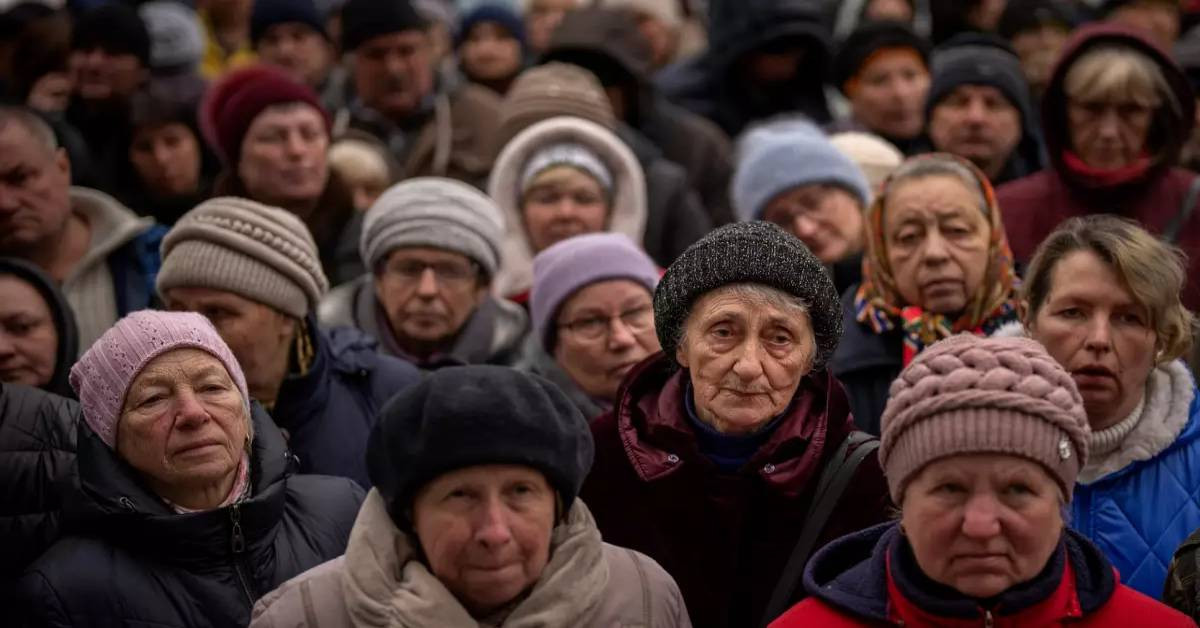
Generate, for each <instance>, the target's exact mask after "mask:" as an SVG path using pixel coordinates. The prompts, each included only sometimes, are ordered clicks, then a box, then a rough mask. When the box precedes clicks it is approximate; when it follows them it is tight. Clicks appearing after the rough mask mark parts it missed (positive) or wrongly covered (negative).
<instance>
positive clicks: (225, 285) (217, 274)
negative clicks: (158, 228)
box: [157, 196, 329, 318]
mask: <svg viewBox="0 0 1200 628" xmlns="http://www.w3.org/2000/svg"><path fill="white" fill-rule="evenodd" d="M157 287H158V294H159V296H160V297H161V296H163V295H164V294H165V293H166V291H168V290H170V289H172V288H212V289H214V290H224V291H228V292H232V293H234V294H237V295H240V296H242V297H245V298H247V299H250V300H251V301H255V302H258V303H263V304H265V305H269V306H271V307H273V308H275V309H276V310H279V311H280V312H283V313H284V314H288V315H290V316H293V317H295V318H304V316H305V315H307V314H308V313H309V312H311V311H313V310H314V309H315V308H316V307H317V303H318V302H320V300H321V297H323V296H325V293H326V292H327V291H328V290H329V281H328V280H327V279H326V278H325V273H324V272H323V271H322V270H321V258H320V255H319V254H318V253H317V243H316V242H315V241H313V237H312V234H311V233H309V231H308V227H306V226H305V225H304V223H303V222H301V221H300V219H299V218H297V217H296V216H295V215H293V214H292V213H291V212H288V211H286V210H283V209H280V208H278V207H270V206H267V205H263V204H262V203H256V202H254V201H251V200H247V199H244V198H236V197H232V196H224V197H218V198H214V199H210V200H207V201H205V202H203V203H201V204H200V205H197V206H196V207H195V209H192V210H191V211H189V212H188V213H186V214H184V215H183V217H182V218H180V219H179V222H177V223H175V226H174V227H172V228H171V230H170V231H168V232H167V235H166V237H165V238H163V243H162V269H161V270H159V271H158V279H157Z"/></svg>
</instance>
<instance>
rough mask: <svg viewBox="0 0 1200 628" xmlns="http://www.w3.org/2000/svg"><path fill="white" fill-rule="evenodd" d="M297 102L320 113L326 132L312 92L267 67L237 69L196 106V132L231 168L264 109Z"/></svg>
mask: <svg viewBox="0 0 1200 628" xmlns="http://www.w3.org/2000/svg"><path fill="white" fill-rule="evenodd" d="M297 102H299V103H304V104H306V105H309V106H310V107H312V108H313V109H316V110H317V111H319V112H321V115H322V117H324V119H325V130H326V131H329V129H330V120H329V113H328V112H327V111H325V108H324V107H322V106H321V101H320V98H318V96H317V94H316V92H314V91H313V90H312V88H310V87H309V86H307V85H303V84H301V83H299V82H297V81H295V80H294V79H292V78H291V77H289V76H288V75H287V74H285V73H284V72H283V70H280V69H278V68H274V67H271V66H267V65H253V66H249V67H245V68H240V69H237V70H234V71H233V72H230V73H228V74H226V75H225V76H224V77H223V78H221V80H219V81H217V82H216V83H215V84H214V85H213V86H212V87H210V88H209V90H208V94H206V95H205V97H204V102H202V103H201V104H200V130H201V131H202V132H203V133H204V139H205V140H206V141H207V142H208V144H209V145H210V146H212V148H213V150H214V151H216V152H217V153H219V154H220V156H221V159H223V160H224V161H225V163H226V164H229V165H233V164H236V163H237V162H238V160H239V159H240V158H241V152H242V139H243V138H244V137H245V136H246V131H248V130H249V129H250V125H251V124H252V123H253V122H254V119H255V118H257V117H258V114H260V113H262V112H263V110H264V109H266V108H267V107H271V106H274V105H283V104H288V103H297Z"/></svg>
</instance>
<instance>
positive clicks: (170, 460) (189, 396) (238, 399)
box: [116, 349, 250, 495]
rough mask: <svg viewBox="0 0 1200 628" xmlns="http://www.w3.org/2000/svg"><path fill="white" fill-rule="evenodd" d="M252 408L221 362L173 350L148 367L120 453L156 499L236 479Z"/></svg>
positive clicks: (136, 388)
mask: <svg viewBox="0 0 1200 628" xmlns="http://www.w3.org/2000/svg"><path fill="white" fill-rule="evenodd" d="M247 412H248V406H247V405H246V401H245V400H244V399H242V393H241V392H240V391H239V390H238V388H237V384H235V383H234V381H233V378H232V377H230V375H229V372H228V371H227V370H225V366H224V365H223V364H222V363H221V361H220V360H218V359H217V358H215V357H213V355H212V354H210V353H208V352H206V351H202V350H200V349H176V350H174V351H169V352H167V353H164V354H162V355H160V356H158V357H157V358H155V359H153V360H151V361H150V363H149V364H147V365H146V367H145V368H143V369H142V371H141V372H140V373H138V376H137V377H136V378H134V380H133V383H131V384H130V385H129V391H128V392H127V393H126V394H125V403H124V405H123V407H122V410H121V418H120V420H119V422H118V423H117V443H116V445H117V454H118V455H119V456H120V457H121V458H122V459H124V460H125V461H126V462H128V463H129V465H130V466H132V467H133V468H134V469H136V470H137V471H138V472H139V473H141V474H142V476H143V477H145V478H146V480H147V483H148V484H149V485H150V487H151V488H152V489H153V490H154V491H155V493H157V494H159V495H165V494H171V495H177V494H180V493H181V492H186V491H187V490H188V489H189V488H202V487H205V486H208V485H211V484H213V483H215V482H220V481H222V480H223V479H225V478H229V477H231V476H232V475H233V474H234V473H235V472H236V471H237V467H238V464H239V463H240V462H241V459H242V456H243V455H244V453H245V449H246V444H247V439H248V438H249V421H250V417H249V415H248V414H247Z"/></svg>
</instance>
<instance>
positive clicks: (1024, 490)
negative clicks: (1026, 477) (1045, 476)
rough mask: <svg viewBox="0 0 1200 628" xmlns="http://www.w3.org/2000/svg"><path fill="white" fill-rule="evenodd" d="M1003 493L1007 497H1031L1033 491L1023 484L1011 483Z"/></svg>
mask: <svg viewBox="0 0 1200 628" xmlns="http://www.w3.org/2000/svg"><path fill="white" fill-rule="evenodd" d="M1004 492H1005V493H1007V494H1009V495H1013V496H1017V497H1024V496H1026V495H1032V494H1033V489H1032V488H1030V487H1029V485H1028V484H1024V483H1022V482H1013V483H1012V484H1009V485H1008V486H1006V487H1005V488H1004Z"/></svg>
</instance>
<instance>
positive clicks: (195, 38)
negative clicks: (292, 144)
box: [138, 0, 204, 70]
mask: <svg viewBox="0 0 1200 628" xmlns="http://www.w3.org/2000/svg"><path fill="white" fill-rule="evenodd" d="M138 15H140V16H141V18H142V21H143V22H145V24H146V30H147V31H148V32H149V33H150V67H152V68H154V69H155V70H163V69H173V68H180V69H189V70H190V69H193V68H195V67H196V66H198V65H200V59H201V58H202V57H203V56H204V28H203V27H202V26H201V25H200V18H199V17H197V16H196V11H195V10H193V9H192V8H191V7H189V6H187V5H185V4H182V3H179V2H176V1H175V0H154V1H153V2H147V3H146V4H143V5H142V6H141V7H139V8H138Z"/></svg>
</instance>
